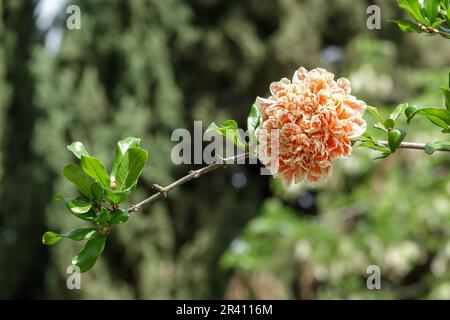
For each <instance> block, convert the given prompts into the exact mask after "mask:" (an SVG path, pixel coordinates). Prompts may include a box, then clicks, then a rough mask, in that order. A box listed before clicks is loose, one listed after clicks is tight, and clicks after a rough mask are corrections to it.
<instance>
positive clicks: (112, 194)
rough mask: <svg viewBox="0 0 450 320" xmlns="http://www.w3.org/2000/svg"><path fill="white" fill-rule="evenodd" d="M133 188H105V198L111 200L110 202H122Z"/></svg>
mask: <svg viewBox="0 0 450 320" xmlns="http://www.w3.org/2000/svg"><path fill="white" fill-rule="evenodd" d="M132 189H133V188H130V189H127V190H125V191H111V190H106V191H105V194H106V199H108V200H109V201H111V203H114V204H119V203H121V202H124V201H125V200H126V199H127V198H128V194H129V193H130V191H131V190H132Z"/></svg>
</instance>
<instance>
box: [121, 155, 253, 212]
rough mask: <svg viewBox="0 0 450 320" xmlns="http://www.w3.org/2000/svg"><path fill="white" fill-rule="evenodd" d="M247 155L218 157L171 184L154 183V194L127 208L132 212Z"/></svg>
mask: <svg viewBox="0 0 450 320" xmlns="http://www.w3.org/2000/svg"><path fill="white" fill-rule="evenodd" d="M247 157H248V154H247V153H243V154H240V155H237V156H233V157H229V158H225V159H223V158H221V159H219V161H220V162H216V163H213V164H210V165H208V166H206V167H203V168H201V169H198V170H191V171H189V172H188V174H187V175H185V176H184V177H182V178H180V179H178V180H176V181H174V182H172V183H171V184H169V185H167V186H165V187H162V186H160V185H157V184H155V185H153V187H154V188H155V189H157V190H158V192H156V193H155V194H153V195H151V196H150V197H148V198H147V199H144V200H142V201H141V202H139V203H137V204H134V205H132V206H130V207H129V208H128V212H129V213H132V212H135V211H138V210H139V209H140V208H141V207H142V206H143V205H146V204H149V203H152V202H154V201H156V200H158V199H159V198H162V197H167V194H168V193H169V191H171V190H172V189H175V188H177V187H179V186H181V185H182V184H184V183H186V182H188V181H191V180H193V179H196V178H198V177H200V176H202V175H204V174H207V173H208V172H211V171H213V170H216V169H219V168H224V167H227V166H229V165H230V164H232V163H234V162H235V161H236V160H239V159H242V158H247Z"/></svg>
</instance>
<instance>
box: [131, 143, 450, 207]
mask: <svg viewBox="0 0 450 320" xmlns="http://www.w3.org/2000/svg"><path fill="white" fill-rule="evenodd" d="M378 142H379V143H380V144H382V145H384V146H389V143H388V142H387V141H378ZM425 146H426V144H425V143H417V142H402V143H401V144H400V146H399V148H401V149H415V150H425ZM439 151H449V152H450V150H439ZM242 157H244V158H246V157H248V154H247V153H245V154H242V155H237V156H233V157H229V158H225V159H219V160H220V163H213V164H210V165H208V166H206V167H203V168H201V169H198V170H191V171H189V173H188V174H187V175H185V176H184V177H182V178H180V179H178V180H176V181H174V182H172V183H171V184H169V185H167V186H165V187H162V186H160V185H156V184H155V185H153V187H154V188H155V189H157V190H158V192H156V193H155V194H153V195H151V196H150V197H148V198H147V199H144V200H142V201H141V202H139V203H137V204H134V205H132V206H130V207H129V208H128V212H129V213H132V212H135V211H138V210H139V209H141V207H142V206H144V205H146V204H149V203H152V202H155V201H156V200H158V199H160V198H165V197H167V194H168V193H169V191H171V190H172V189H175V188H177V187H179V186H181V185H182V184H185V183H186V182H188V181H191V180H194V179H196V178H198V177H200V176H202V175H204V174H207V173H209V172H211V171H214V170H216V169H219V168H224V167H227V166H229V165H230V164H232V163H234V161H236V160H238V159H241V158H242Z"/></svg>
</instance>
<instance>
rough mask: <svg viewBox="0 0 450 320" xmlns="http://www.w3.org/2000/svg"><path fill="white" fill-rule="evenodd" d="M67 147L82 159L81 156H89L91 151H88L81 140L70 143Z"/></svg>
mask: <svg viewBox="0 0 450 320" xmlns="http://www.w3.org/2000/svg"><path fill="white" fill-rule="evenodd" d="M67 149H69V151H71V152H72V153H73V154H74V155H75V156H76V157H77V158H78V159H81V156H85V157H89V152H87V150H86V148H85V147H84V145H83V144H82V143H81V142H79V141H75V142H73V143H72V144H69V145H68V146H67Z"/></svg>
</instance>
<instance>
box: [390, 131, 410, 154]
mask: <svg viewBox="0 0 450 320" xmlns="http://www.w3.org/2000/svg"><path fill="white" fill-rule="evenodd" d="M405 136H406V132H405V131H403V130H401V129H392V130H391V132H390V133H389V137H388V144H389V148H390V149H391V152H395V150H397V148H398V147H399V146H400V144H401V143H402V141H403V139H405Z"/></svg>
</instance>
